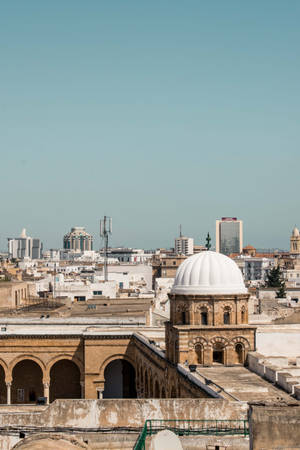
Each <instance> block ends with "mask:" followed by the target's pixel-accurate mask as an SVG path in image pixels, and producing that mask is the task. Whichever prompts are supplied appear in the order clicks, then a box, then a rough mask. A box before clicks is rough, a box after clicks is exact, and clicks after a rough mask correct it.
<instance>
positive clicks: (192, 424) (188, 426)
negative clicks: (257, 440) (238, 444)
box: [134, 419, 249, 450]
mask: <svg viewBox="0 0 300 450" xmlns="http://www.w3.org/2000/svg"><path fill="white" fill-rule="evenodd" d="M161 430H170V431H173V433H175V434H177V435H178V436H197V435H216V436H220V435H240V436H248V435H249V423H248V420H188V419H187V420H158V419H151V420H146V422H145V425H144V427H143V429H142V431H141V434H140V435H139V437H138V440H137V442H136V444H135V447H134V450H145V445H146V444H145V443H146V438H147V436H152V435H153V434H156V433H158V432H159V431H161Z"/></svg>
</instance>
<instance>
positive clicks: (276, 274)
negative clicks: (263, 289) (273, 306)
mask: <svg viewBox="0 0 300 450" xmlns="http://www.w3.org/2000/svg"><path fill="white" fill-rule="evenodd" d="M266 286H267V287H270V288H278V290H277V291H276V298H285V297H286V287H285V281H284V280H283V276H282V272H281V270H280V267H279V266H278V267H273V269H271V270H270V272H269V273H268V275H267V280H266Z"/></svg>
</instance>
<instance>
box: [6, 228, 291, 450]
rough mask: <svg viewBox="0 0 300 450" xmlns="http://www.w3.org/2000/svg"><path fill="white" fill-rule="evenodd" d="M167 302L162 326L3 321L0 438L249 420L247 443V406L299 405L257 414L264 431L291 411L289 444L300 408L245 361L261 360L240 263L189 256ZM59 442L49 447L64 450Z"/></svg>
mask: <svg viewBox="0 0 300 450" xmlns="http://www.w3.org/2000/svg"><path fill="white" fill-rule="evenodd" d="M296 237H297V236H296ZM169 298H170V304H171V308H170V320H169V321H168V322H166V323H165V329H163V328H159V327H151V326H140V327H137V326H135V327H134V326H130V325H128V323H127V324H126V325H121V324H119V325H118V326H116V325H115V326H109V324H108V323H105V321H102V322H101V323H98V324H96V323H93V324H92V323H91V321H90V319H87V318H86V317H80V318H69V319H63V318H55V319H54V318H53V319H51V318H50V319H48V321H42V320H33V319H32V318H30V319H29V318H27V319H26V318H25V317H24V318H22V319H18V320H13V321H9V319H5V323H4V322H3V324H2V325H1V327H0V330H1V332H0V404H1V406H0V428H1V427H2V428H1V429H3V430H4V431H3V433H2V434H3V437H2V438H1V439H7V440H8V441H9V440H10V441H9V442H10V445H11V443H12V442H15V443H16V442H17V445H16V448H21V447H22V445H21V443H20V436H21V434H22V436H23V434H24V433H23V431H22V433H21V432H20V436H19V437H18V438H16V439H15V440H14V441H13V440H12V439H13V438H11V437H10V435H9V436H8V434H9V432H8V431H5V430H8V428H9V427H11V426H13V427H14V432H15V430H19V428H20V427H23V429H24V427H25V429H26V430H27V429H30V430H32V429H33V428H32V427H35V430H39V429H41V432H43V433H44V435H45V433H46V431H47V427H52V428H51V430H52V431H53V429H54V430H58V429H60V430H62V429H63V430H64V436H67V435H68V436H69V434H70V433H71V432H70V429H72V427H75V426H77V427H78V428H77V429H78V430H81V433H83V435H84V436H86V434H87V430H88V429H91V430H95V429H96V430H98V429H99V427H100V428H101V427H104V428H105V429H106V430H114V431H113V432H115V430H116V429H118V427H119V428H122V429H129V428H130V427H132V426H133V425H134V426H135V427H137V428H139V427H141V426H142V424H143V423H144V422H145V420H146V419H149V417H152V418H153V417H155V418H159V419H164V420H165V419H166V418H167V419H172V420H174V419H176V420H183V419H186V418H188V419H189V420H190V419H191V420H195V419H197V420H198V419H202V420H203V421H204V422H205V421H207V420H208V419H209V420H212V419H216V418H217V419H220V420H221V421H222V420H223V421H224V419H226V420H229V422H230V423H232V422H234V421H237V422H243V424H244V425H243V427H244V431H245V436H246V435H247V433H248V435H249V430H248V428H245V427H246V425H245V424H246V422H247V414H248V412H247V411H248V408H249V405H251V403H252V404H255V405H266V404H267V403H268V402H274V404H276V405H277V404H280V405H283V404H284V405H285V407H286V408H289V407H290V405H292V406H293V407H294V406H298V408H293V409H292V410H287V409H284V411H282V414H281V413H279V410H274V408H273V406H272V408H273V409H272V408H271V409H270V410H268V411H266V409H264V410H263V412H261V411H260V410H259V411H258V413H257V412H255V410H254V413H251V414H252V417H254V418H255V417H259V418H258V419H255V420H257V423H258V424H261V423H262V422H263V420H264V417H266V425H265V426H266V427H270V426H271V425H272V427H273V428H272V430H274V429H276V427H281V425H280V424H281V422H280V421H287V420H288V419H287V417H289V414H291V412H290V411H292V420H291V421H289V423H288V425H286V426H285V427H284V430H286V433H283V434H282V436H283V437H284V439H289V437H290V436H291V432H290V431H289V430H290V428H289V426H290V424H295V425H291V426H293V427H294V428H295V427H296V426H298V425H297V424H298V422H299V420H298V419H297V420H298V421H297V420H296V421H295V420H294V416H295V414H296V415H297V414H298V412H299V401H298V400H296V399H293V398H292V397H291V396H290V395H289V393H286V392H284V391H282V390H280V389H278V387H276V386H275V385H274V384H273V383H270V382H268V381H266V380H265V379H264V378H263V377H261V376H259V375H257V374H256V373H253V372H251V371H250V370H248V368H247V367H245V365H246V364H247V361H248V360H249V355H256V353H255V351H256V350H257V349H256V346H257V327H256V326H254V325H250V324H249V323H248V301H249V294H248V292H247V289H246V287H245V285H244V282H243V278H242V274H241V271H240V270H239V268H238V266H237V265H236V263H235V262H234V261H233V260H231V259H230V258H228V257H227V256H224V255H222V254H219V253H215V252H212V251H204V252H202V253H198V254H196V255H193V256H191V257H189V258H187V259H186V260H185V261H184V262H183V263H182V264H181V266H180V267H179V269H178V270H177V274H176V278H175V281H174V285H173V287H172V289H171V292H170V294H169ZM121 301H122V299H120V302H121ZM115 314H117V313H115ZM252 359H253V358H252ZM102 399H103V402H102ZM109 399H113V400H111V402H110V400H109ZM118 399H122V401H119V400H118ZM125 399H130V400H125ZM39 400H44V402H45V405H44V406H43V407H42V408H44V409H39V410H38V411H37V410H34V411H33V409H30V410H27V409H26V408H24V404H27V405H28V404H29V405H30V404H31V406H30V407H31V408H34V407H35V408H36V406H34V405H36V403H37V401H39ZM128 401H130V402H131V403H130V404H129V403H124V402H128ZM91 402H92V403H91ZM278 402H279V403H278ZM49 403H50V405H49ZM18 405H19V406H18ZM18 407H19V408H21V409H20V411H19V410H18ZM263 407H264V408H265V406H263ZM1 408H2V409H1ZM5 408H6V409H5ZM7 408H8V409H7ZM9 408H14V409H13V412H10V409H9ZM250 408H252V406H250ZM253 408H256V407H253ZM275 409H276V408H275ZM277 409H278V408H277ZM296 409H297V411H296ZM128 411H129V413H128ZM274 411H275V412H274ZM19 413H20V414H19ZM255 414H256V416H255ZM280 414H281V415H280ZM279 415H280V417H281V419H280V420H278V417H279ZM251 420H252V419H251ZM229 422H228V423H229ZM76 424H77V425H76ZM252 426H254V425H251V427H252ZM255 426H261V425H255ZM5 427H6V428H5ZM7 427H8V428H7ZM26 427H27V428H26ZM28 427H29V428H28ZM30 427H31V428H30ZM62 427H64V428H62ZM82 427H84V429H83V428H82ZM92 427H94V428H92ZM274 427H275V428H274ZM281 428H282V427H281ZM294 428H293V430H294ZM266 429H267V430H268V429H269V428H266ZM45 430H46V431H45ZM295 430H296V428H295ZM235 431H236V430H235ZM35 432H36V431H35ZM78 433H79V431H78ZM230 433H231V432H230ZM230 433H229V434H230ZM268 433H269V431H264V432H261V433H260V435H259V436H263V437H264V439H265V441H266V442H269V441H268V439H269V440H270V439H272V436H271V435H272V433H273V431H272V432H271V431H270V433H269V434H268ZM293 433H294V431H293ZM295 433H296V434H297V431H295ZM231 434H232V433H231ZM298 434H299V430H298ZM47 436H48V435H47ZM257 436H258V435H257ZM23 437H24V436H23ZM299 437H300V436H299ZM256 438H257V437H256ZM259 438H260V437H259ZM293 438H294V440H295V436H293ZM1 439H0V444H1ZM224 439H225V437H224ZM224 439H223V441H222V442H225V441H224ZM228 439H229V438H228ZM230 439H231V440H232V438H231V437H230ZM237 439H240V436H238V437H237ZM243 439H244V438H243ZM25 441H26V439H25V440H24V443H25ZM215 441H216V439H215ZM215 441H214V442H215ZM226 442H227V441H226ZM228 442H229V441H228ZM230 442H231V441H230ZM278 442H279V441H278ZM28 445H29V444H28ZM30 445H33V444H32V443H30ZM55 445H56V447H49V448H57V449H58V448H64V447H60V446H59V445H58V442H56V444H55ZM203 445H204V444H203ZM226 445H227V444H226ZM226 445H224V448H228V449H229V448H234V449H236V448H239V449H244V448H245V449H246V448H249V442H248V441H247V439H246V440H245V439H244V440H243V441H238V443H237V444H236V445H237V446H236V447H234V446H233V447H232V446H230V445H231V444H230V445H229V444H228V446H226ZM259 445H261V444H259ZM0 448H2V447H1V445H0ZM3 448H4V447H3ZM5 448H13V447H12V446H11V447H9V445H8V446H7V447H5ZM25 448H27V447H24V449H25ZM28 448H35V447H28ZM36 448H40V447H36ZM47 448H48V447H47ZM68 448H69V447H68ZM84 448H98V447H88V446H87V447H84ZM99 448H100V447H99ZM101 448H104V447H101ZM105 448H110V447H105ZM114 448H119V447H114ZM120 448H122V446H121V447H120ZM124 448H125V447H124ZM131 448H132V447H131ZM135 448H137V447H135ZM141 448H142V447H141ZM197 448H213V449H215V448H223V447H220V445H219V444H216V445H215V446H212V447H202V446H200V447H197ZM251 448H261V447H257V446H256V447H255V445H254V446H253V447H251ZM264 448H270V447H268V446H266V447H264Z"/></svg>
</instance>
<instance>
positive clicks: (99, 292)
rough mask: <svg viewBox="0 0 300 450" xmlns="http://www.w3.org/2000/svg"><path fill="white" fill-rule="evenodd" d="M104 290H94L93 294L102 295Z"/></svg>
mask: <svg viewBox="0 0 300 450" xmlns="http://www.w3.org/2000/svg"><path fill="white" fill-rule="evenodd" d="M102 292H103V291H93V295H102Z"/></svg>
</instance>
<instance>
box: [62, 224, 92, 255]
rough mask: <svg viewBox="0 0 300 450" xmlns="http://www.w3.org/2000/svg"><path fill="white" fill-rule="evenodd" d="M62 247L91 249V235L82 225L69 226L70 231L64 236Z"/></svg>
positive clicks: (79, 250)
mask: <svg viewBox="0 0 300 450" xmlns="http://www.w3.org/2000/svg"><path fill="white" fill-rule="evenodd" d="M64 249H65V250H75V251H78V252H84V251H86V250H93V236H92V235H91V234H89V233H87V232H86V231H85V228H84V227H74V228H71V231H70V233H67V234H65V236H64Z"/></svg>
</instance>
